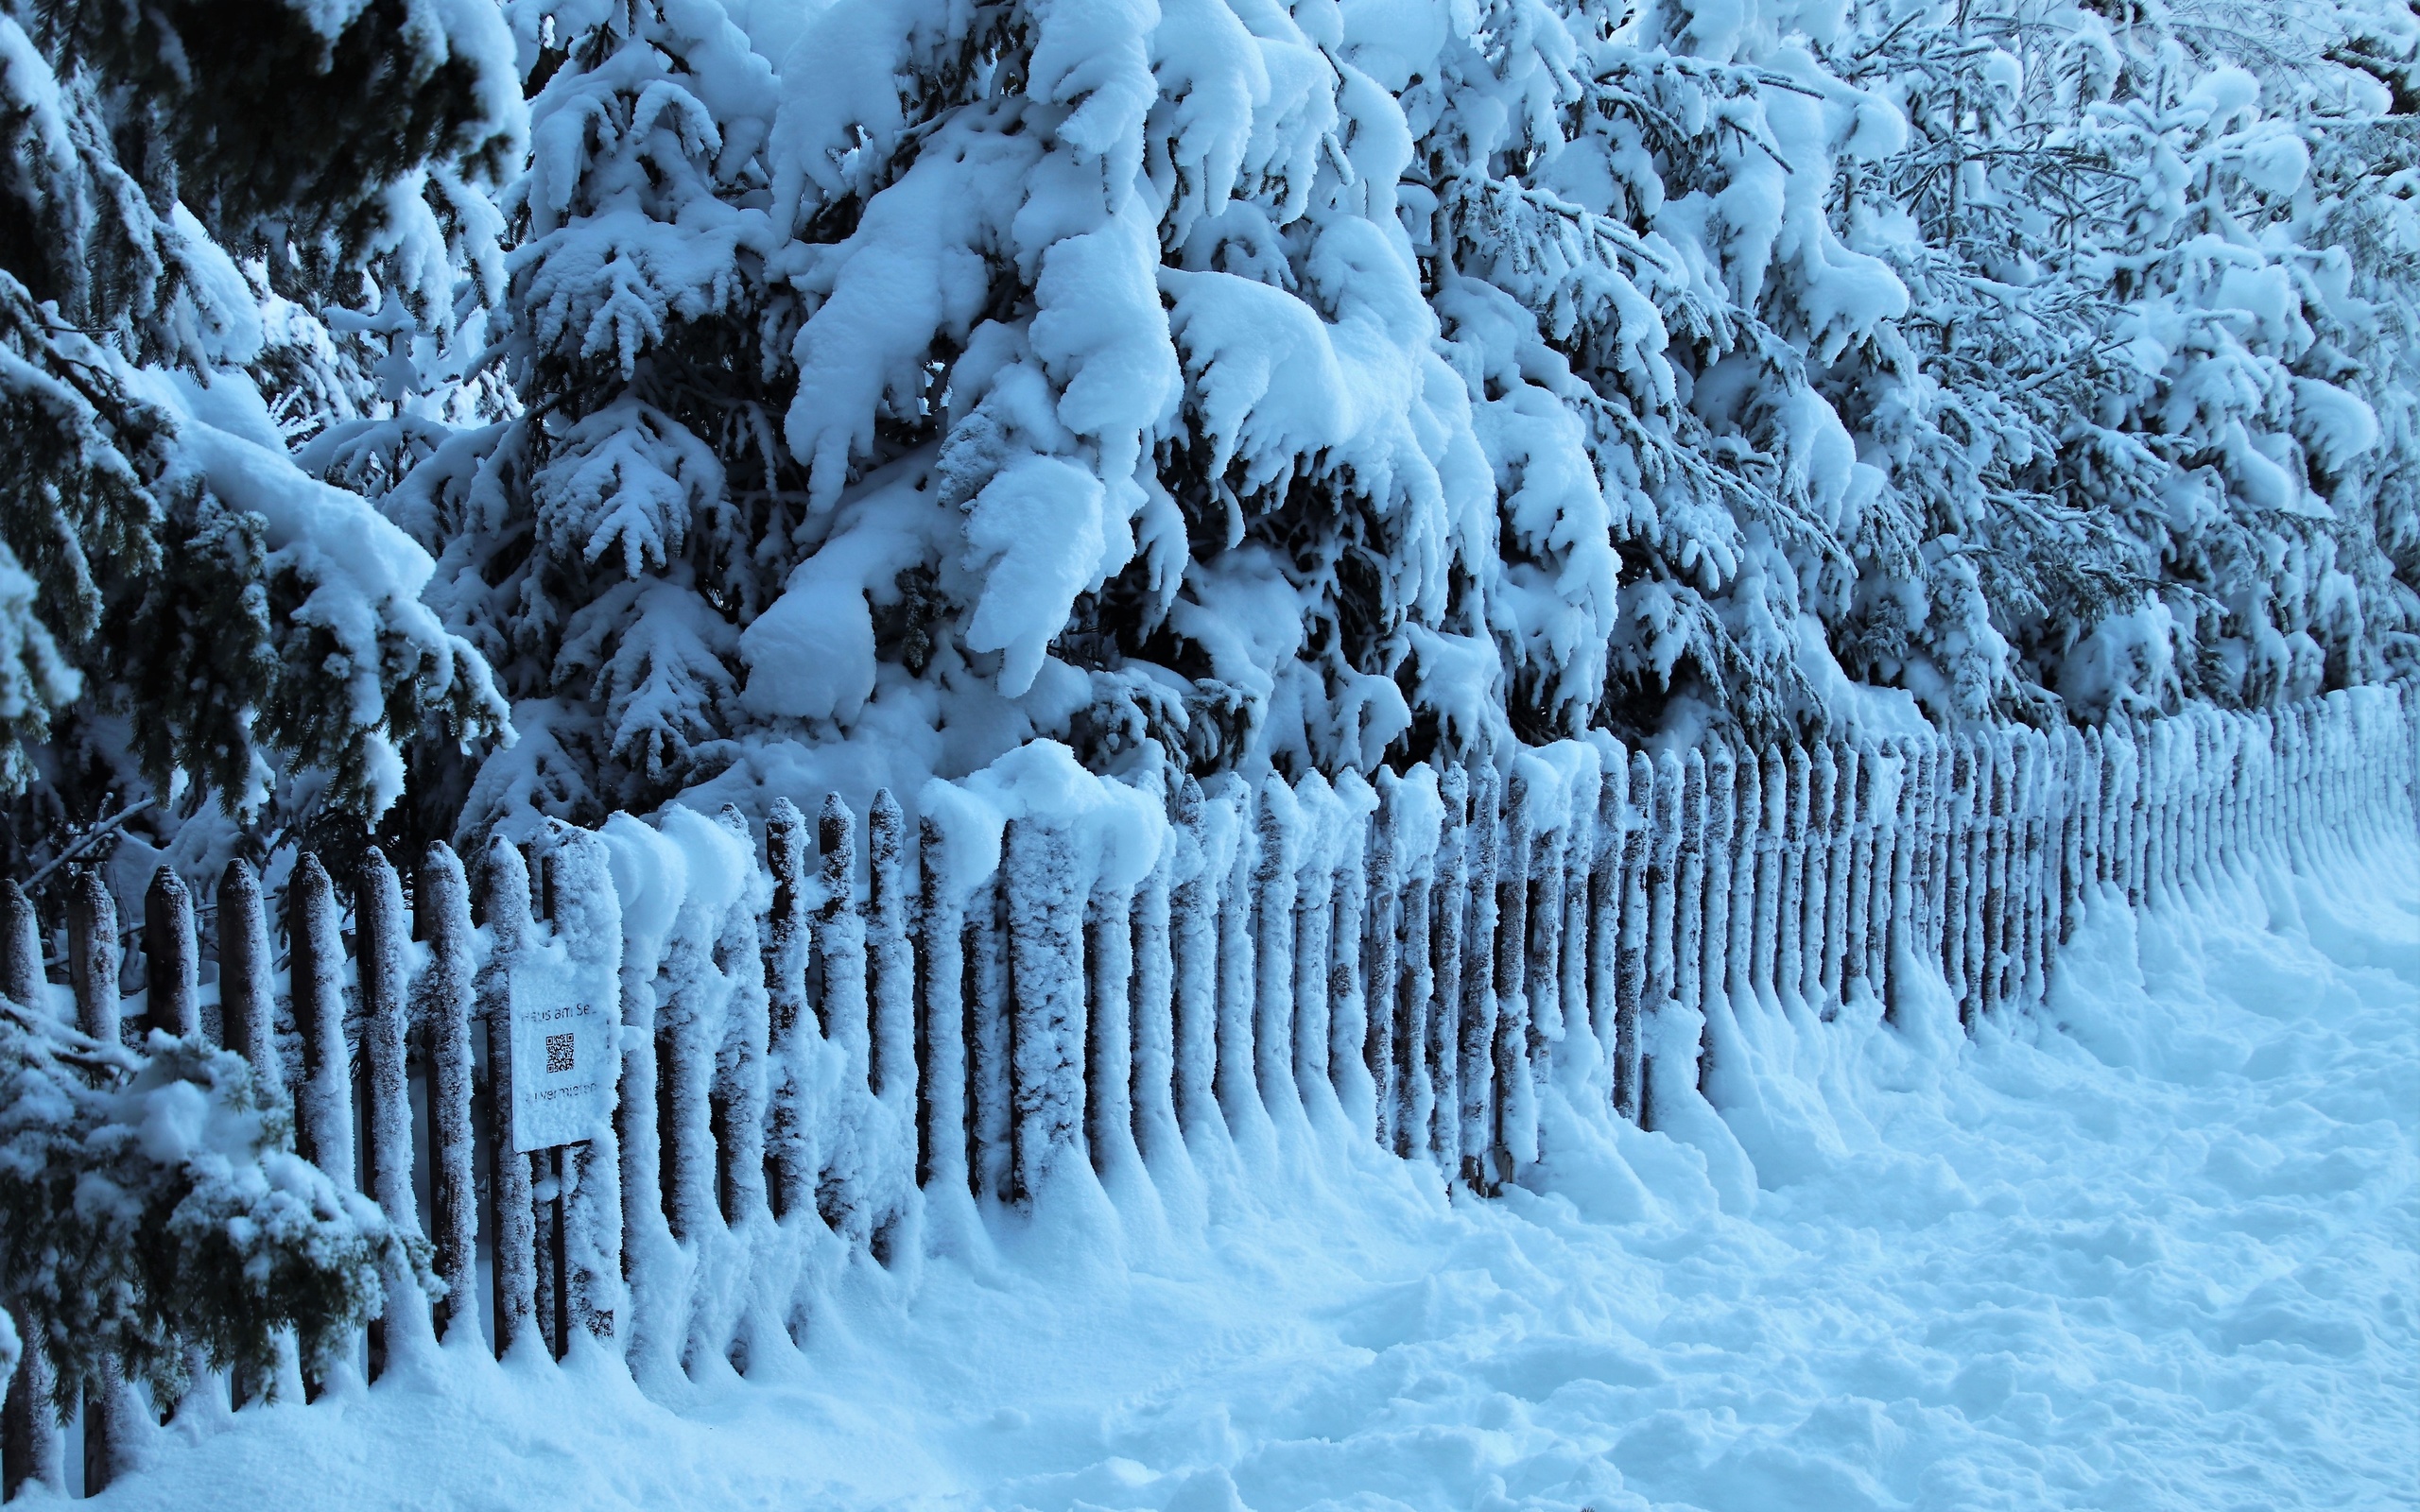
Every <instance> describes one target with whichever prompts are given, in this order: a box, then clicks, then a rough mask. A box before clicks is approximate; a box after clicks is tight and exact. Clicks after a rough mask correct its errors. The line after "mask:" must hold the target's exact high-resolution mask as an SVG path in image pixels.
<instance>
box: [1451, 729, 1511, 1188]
mask: <svg viewBox="0 0 2420 1512" xmlns="http://www.w3.org/2000/svg"><path fill="white" fill-rule="evenodd" d="M1499 792H1500V789H1499V787H1498V785H1497V779H1496V775H1495V767H1494V766H1493V765H1489V764H1487V763H1485V762H1481V763H1479V764H1478V765H1475V766H1473V767H1472V768H1471V789H1470V805H1471V806H1470V825H1469V829H1468V833H1469V835H1470V837H1471V838H1470V840H1469V842H1468V844H1469V845H1470V847H1471V849H1470V851H1468V854H1469V856H1470V869H1469V883H1468V886H1469V889H1470V892H1469V898H1470V902H1469V916H1468V922H1467V924H1466V926H1465V930H1466V933H1465V934H1464V935H1463V936H1462V1011H1461V1021H1462V1022H1461V1073H1460V1078H1459V1079H1460V1080H1461V1092H1462V1106H1461V1125H1462V1126H1461V1139H1460V1140H1459V1141H1457V1143H1459V1144H1460V1145H1461V1151H1462V1163H1461V1180H1462V1184H1463V1185H1464V1186H1466V1187H1468V1188H1470V1189H1471V1190H1472V1191H1474V1192H1487V1191H1491V1190H1493V1188H1494V1185H1495V1176H1494V1174H1493V1172H1492V1171H1491V1170H1490V1169H1489V1167H1490V1165H1491V1163H1492V1162H1491V1159H1490V1156H1491V1152H1492V1151H1493V1150H1494V1148H1495V1103H1496V1091H1495V1020H1496V1001H1495V954H1494V953H1495V931H1496V926H1497V919H1496V896H1497V894H1496V869H1497V867H1498V865H1499V858H1500V856H1501V854H1502V849H1503V834H1504V818H1503V805H1502V803H1501V801H1500V799H1499V797H1498V794H1499Z"/></svg>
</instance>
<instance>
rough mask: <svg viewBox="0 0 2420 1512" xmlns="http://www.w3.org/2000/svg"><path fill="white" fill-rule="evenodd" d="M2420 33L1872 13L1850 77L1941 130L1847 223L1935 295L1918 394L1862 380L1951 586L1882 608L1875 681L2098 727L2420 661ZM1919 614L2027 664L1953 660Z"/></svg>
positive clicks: (1878, 435) (1867, 661)
mask: <svg viewBox="0 0 2420 1512" xmlns="http://www.w3.org/2000/svg"><path fill="white" fill-rule="evenodd" d="M2414 32H2415V27H2414V25H2413V22H2412V18H2411V14H2410V13H2409V11H2408V10H2390V9H2386V8H2379V9H2378V10H2377V12H2376V13H2374V14H2369V15H2364V14H2362V13H2360V12H2359V9H2357V8H2329V7H2310V8H2303V7H2293V8H2266V7H2261V8H2256V7H2240V6H2233V5H2199V6H2193V5H2187V6H2173V7H2159V6H2154V7H2125V8H2116V9H2111V8H2099V9H2095V8H2079V7H2075V6H2070V5H2064V4H2062V5H2041V4H2021V5H2016V6H2009V7H1996V8H1993V9H1991V11H1990V12H1989V13H1985V12H1982V11H1978V10H1975V9H1972V8H1969V7H1965V6H1951V5H1946V4H1944V5H1939V6H1931V5H1919V6H1909V7H1876V8H1864V9H1860V10H1859V11H1858V25H1857V26H1855V27H1854V28H1853V35H1852V36H1850V37H1849V38H1847V39H1846V40H1845V41H1844V43H1843V44H1842V46H1841V54H1842V57H1843V64H1842V66H1843V69H1844V71H1846V72H1848V73H1849V74H1851V75H1852V76H1853V77H1858V78H1859V79H1860V80H1862V81H1865V82H1867V83H1869V84H1870V85H1871V86H1872V87H1873V88H1875V89H1876V91H1878V92H1880V93H1883V94H1888V95H1890V96H1891V97H1892V98H1893V102H1894V103H1895V104H1897V105H1898V106H1899V107H1900V109H1901V110H1902V111H1903V112H1904V114H1905V116H1906V119H1907V120H1908V121H1909V122H1910V126H1911V137H1910V144H1909V146H1908V147H1907V149H1906V150H1904V151H1903V152H1901V153H1899V154H1896V155H1894V156H1893V158H1892V159H1891V160H1890V161H1889V162H1888V163H1885V164H1883V165H1881V171H1880V172H1879V173H1878V174H1876V175H1874V176H1871V177H1869V178H1866V179H1863V180H1854V179H1853V180H1851V181H1849V182H1847V183H1845V184H1843V185H1842V186H1841V198H1842V200H1843V215H1844V216H1845V218H1846V220H1847V221H1848V223H1849V225H1850V228H1851V230H1850V232H1849V237H1850V239H1851V240H1852V242H1854V243H1857V244H1858V245H1860V246H1865V247H1867V248H1869V249H1873V250H1875V251H1876V252H1877V253H1879V254H1880V255H1882V256H1883V257H1885V258H1886V259H1887V260H1889V261H1891V262H1892V263H1893V265H1894V266H1896V267H1897V268H1898V269H1899V271H1900V272H1901V273H1902V275H1903V276H1904V277H1905V278H1906V279H1907V281H1908V283H1909V284H1910V287H1911V288H1912V289H1913V290H1914V291H1915V301H1914V308H1913V310H1912V311H1911V313H1910V318H1909V319H1908V320H1907V321H1906V322H1905V324H1904V331H1905V334H1906V335H1907V337H1908V340H1909V344H1910V349H1911V351H1910V354H1909V357H1908V358H1903V359H1901V360H1900V361H1899V362H1898V363H1897V364H1896V365H1895V366H1896V367H1897V369H1898V374H1897V376H1898V379H1899V381H1898V382H1896V383H1894V384H1893V385H1889V386H1884V387H1870V388H1867V389H1865V390H1864V391H1859V387H1858V384H1857V383H1854V382H1851V383H1839V384H1837V385H1836V386H1835V388H1834V391H1835V393H1836V397H1837V399H1838V401H1839V402H1840V404H1841V409H1842V412H1843V414H1844V415H1846V416H1847V417H1848V418H1849V419H1850V422H1851V424H1852V425H1853V426H1857V427H1859V428H1860V429H1861V430H1862V431H1863V432H1864V433H1865V434H1867V435H1870V436H1871V437H1872V438H1873V439H1874V443H1875V444H1876V446H1877V447H1878V448H1879V449H1881V450H1882V451H1883V452H1885V453H1886V454H1887V455H1890V456H1891V457H1892V458H1893V462H1894V464H1895V465H1894V466H1893V468H1892V470H1891V471H1892V476H1893V488H1894V489H1895V490H1900V491H1902V492H1903V493H1905V494H1906V495H1907V496H1909V497H1910V499H1912V500H1914V501H1915V502H1916V503H1917V504H1918V506H1919V513H1920V516H1921V518H1922V519H1923V521H1924V524H1925V530H1924V534H1925V536H1926V538H1927V540H1926V544H1925V547H1924V550H1925V554H1926V557H1927V565H1928V567H1929V569H1930V571H1929V573H1928V581H1929V583H1930V584H1931V586H1932V589H1933V593H1931V595H1929V597H1930V601H1929V602H1928V603H1914V604H1910V603H1907V602H1905V601H1894V600H1893V599H1891V598H1889V597H1887V596H1886V597H1884V598H1882V599H1880V600H1878V601H1877V602H1876V609H1877V610H1879V612H1877V613H1876V614H1875V615H1874V616H1873V619H1872V627H1873V632H1874V633H1872V634H1871V635H1870V636H1869V637H1868V638H1867V643H1866V644H1867V647H1868V649H1869V655H1868V656H1867V657H1865V658H1863V659H1856V660H1852V666H1853V669H1854V670H1855V671H1857V672H1858V674H1859V675H1861V676H1865V677H1869V678H1873V679H1876V680H1892V679H1895V680H1903V681H1906V682H1908V683H1909V684H1910V685H1911V686H1915V687H1918V688H1919V689H1922V690H1927V702H1928V703H1931V704H1933V705H1935V706H1936V707H1937V708H1940V709H1942V710H1943V711H1944V712H1948V713H1982V712H1987V711H1989V710H1991V709H1992V708H1993V707H1994V706H1995V705H1997V706H1998V707H1999V708H2001V709H2006V708H2007V707H2008V706H2009V704H2010V702H2011V701H2012V698H2014V701H2016V702H2017V703H2018V704H2020V705H2024V704H2031V705H2032V706H2033V707H2034V708H2036V709H2040V708H2042V707H2044V706H2045V705H2047V704H2048V695H2049V694H2052V693H2055V694H2056V695H2058V696H2059V698H2060V699H2061V700H2063V701H2064V702H2065V704H2066V707H2067V710H2068V712H2069V713H2073V714H2075V715H2078V716H2083V717H2092V716H2097V715H2098V714H2099V713H2101V712H2102V711H2104V710H2106V709H2110V708H2112V707H2118V708H2126V709H2131V710H2135V711H2148V710H2156V709H2162V708H2168V709H2172V708H2174V707H2176V706H2177V704H2178V702H2179V700H2181V699H2187V698H2193V699H2215V700H2217V701H2220V702H2222V703H2229V704H2259V703H2264V702H2270V701H2274V700H2278V699H2284V698H2290V697H2296V696H2305V695H2308V694H2309V693H2312V692H2315V691H2318V690H2319V689H2320V688H2322V687H2323V686H2326V687H2333V686H2341V685H2342V684H2344V683H2346V682H2357V681H2365V680H2374V679H2377V678H2379V677H2382V676H2387V675H2391V674H2392V673H2393V672H2394V671H2395V670H2397V669H2398V668H2408V667H2410V666H2411V665H2412V664H2413V663H2412V659H2413V655H2414V650H2415V643H2414V641H2413V640H2412V631H2413V630H2414V629H2415V628H2420V613H2415V610H2420V600H2415V598H2414V596H2413V593H2412V583H2413V581H2414V576H2413V574H2412V573H2411V545H2410V543H2409V541H2408V539H2407V538H2408V537H2409V535H2410V534H2411V531H2410V527H2409V525H2408V524H2405V523H2404V522H2406V521H2408V520H2409V518H2410V496H2409V494H2408V491H2407V490H2409V488H2410V487H2411V485H2410V483H2409V481H2408V477H2407V474H2408V472H2409V468H2408V467H2406V466H2398V465H2396V459H2398V458H2408V457H2409V456H2410V455H2411V430H2410V421H2409V415H2410V409H2411V391H2412V390H2411V379H2412V366H2411V364H2412V361H2413V356H2412V351H2413V348H2412V341H2411V333H2412V331H2413V318H2414V314H2415V307H2414V303H2413V286H2412V282H2411V277H2410V274H2409V271H2408V268H2409V266H2410V258H2411V252H2412V250H2413V249H2414V248H2415V246H2420V240H2415V232H2416V231H2420V223H2415V221H2414V218H2413V215H2412V207H2411V203H2410V191H2409V189H2408V188H2403V189H2398V187H2397V185H2398V183H2399V181H2401V180H2406V179H2408V177H2409V174H2410V171H2411V168H2410V164H2411V151H2412V146H2413V144H2412V142H2411V134H2410V129H2409V128H2410V125H2411V117H2410V116H2409V114H2408V112H2409V110H2410V102H2409V100H2408V99H2405V100H2404V101H2403V103H2402V105H2401V107H2400V109H2401V110H2402V111H2404V112H2407V113H2406V114H2404V115H2403V116H2401V117H2400V119H2398V118H2397V117H2395V116H2394V115H2393V114H2391V113H2390V112H2394V111H2395V110H2396V109H2397V103H2396V96H2395V94H2394V90H2393V89H2392V87H2391V84H2392V80H2393V79H2394V77H2399V76H2398V75H2397V74H2396V73H2395V70H2396V69H2397V68H2398V67H2400V68H2408V67H2409V66H2410V64H2409V61H2408V60H2409V59H2410V57H2411V51H2412V48H2413V43H2414ZM2397 60H2401V61H2397ZM2382 84H2383V85H2387V86H2390V87H2381V86H2382ZM2396 551H2400V552H2401V554H2402V560H2403V562H2404V566H2403V568H2402V570H2401V573H2400V575H2399V576H2398V572H2397V569H2396V566H2395V560H2396V558H2395V557H2394V553H2395V552H2396ZM1944 590H1946V591H1947V594H1948V598H1947V601H1945V600H1944V598H1943V596H1942V594H1943V591H1944ZM1910 610H1917V611H1923V610H1929V612H1930V614H1931V615H1932V617H1933V618H1934V620H1935V622H1936V624H1937V625H1939V626H1940V627H1943V628H1947V629H1950V630H1951V631H1952V632H1953V634H1954V635H1956V636H1958V637H1959V638H1961V639H1962V640H1963V642H1965V643H1966V644H1981V645H1984V646H1987V647H1989V648H1991V651H1992V653H1993V654H1992V655H1991V656H1990V657H1989V658H1986V659H1982V660H1979V661H1975V662H1970V663H1969V664H1968V667H1967V675H1966V676H1965V677H1963V678H1960V677H1957V676H1954V675H1950V669H1949V668H1948V667H1946V666H1944V665H1941V664H1939V662H1938V661H1937V659H1935V657H1934V654H1933V648H1932V647H1931V646H1930V645H1927V644H1926V638H1925V637H1924V635H1923V634H1922V633H1921V629H1920V627H1918V626H1917V625H1916V624H1915V623H1914V620H1915V618H1916V616H1915V615H1913V614H1911V613H1910V612H1909V611H1910ZM1994 662H1997V666H1995V665H1994V664H1993V663H1994Z"/></svg>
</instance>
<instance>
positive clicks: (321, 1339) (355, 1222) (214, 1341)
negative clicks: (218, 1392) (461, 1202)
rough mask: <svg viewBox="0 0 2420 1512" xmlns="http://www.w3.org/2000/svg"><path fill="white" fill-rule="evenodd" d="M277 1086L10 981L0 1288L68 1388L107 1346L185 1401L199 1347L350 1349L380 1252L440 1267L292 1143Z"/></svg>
mask: <svg viewBox="0 0 2420 1512" xmlns="http://www.w3.org/2000/svg"><path fill="white" fill-rule="evenodd" d="M292 1127H293V1114H292V1109H291V1108H290V1106H289V1105H288V1103H287V1101H286V1099H285V1092H284V1091H283V1090H282V1089H274V1088H270V1089H264V1088H263V1087H262V1086H261V1085H260V1084H259V1083H257V1082H255V1081H254V1080H253V1079H252V1074H251V1070H250V1068H248V1067H247V1066H246V1065H245V1064H244V1061H243V1060H242V1058H241V1057H237V1056H235V1055H233V1054H231V1053H230V1052H227V1051H224V1050H214V1049H211V1048H209V1047H208V1046H205V1045H197V1044H194V1043H192V1042H190V1041H185V1040H172V1039H170V1038H168V1037H167V1036H165V1035H157V1036H154V1037H153V1038H152V1039H151V1040H150V1042H149V1044H148V1046H147V1053H146V1054H144V1055H142V1056H136V1055H134V1054H132V1053H130V1052H129V1051H127V1050H126V1049H125V1048H123V1047H122V1046H118V1045H102V1044H98V1043H95V1041H93V1040H88V1039H86V1038H85V1037H83V1036H81V1035H78V1034H77V1033H76V1032H75V1031H73V1030H71V1029H68V1028H67V1027H66V1026H65V1025H63V1024H61V1023H59V1022H56V1021H55V1020H54V1019H52V1018H51V1017H50V1016H49V1015H48V1014H46V1013H43V1012H42V1011H40V1010H38V1009H28V1008H26V1007H24V1006H22V1005H18V1004H15V1003H11V1002H8V1001H6V1000H0V1306H5V1307H6V1309H7V1311H8V1312H9V1314H12V1315H13V1316H14V1317H15V1319H16V1320H17V1322H18V1324H19V1325H20V1326H22V1327H23V1328H24V1329H25V1330H26V1333H27V1334H28V1336H29V1337H31V1338H33V1339H36V1340H39V1341H40V1342H41V1344H42V1346H43V1351H44V1353H45V1354H46V1355H47V1357H48V1359H49V1362H50V1365H51V1368H52V1369H53V1371H54V1372H55V1376H54V1383H55V1389H56V1393H57V1404H58V1405H59V1407H60V1408H61V1410H62V1411H64V1410H66V1409H68V1408H70V1407H71V1406H72V1405H73V1404H74V1403H76V1402H78V1401H79V1400H83V1399H84V1397H85V1395H86V1393H87V1392H88V1391H90V1390H92V1389H94V1388H95V1387H96V1386H97V1385H98V1384H99V1383H101V1381H102V1380H103V1379H104V1377H103V1375H102V1371H103V1369H104V1367H105V1366H115V1368H116V1369H117V1371H118V1372H119V1373H120V1378H121V1379H125V1380H129V1381H135V1382H140V1383H144V1384H146V1385H147V1386H149V1387H150V1388H151V1391H152V1394H153V1400H156V1401H159V1402H161V1403H163V1404H166V1403H169V1402H173V1401H174V1400H176V1399H177V1398H178V1397H179V1396H180V1395H181V1394H182V1391H183V1389H184V1387H185V1385H186V1383H187V1376H188V1371H189V1370H190V1368H191V1366H192V1365H193V1363H194V1360H195V1354H196V1351H199V1356H200V1358H202V1359H204V1360H206V1361H208V1362H209V1363H211V1364H212V1365H215V1366H243V1367H248V1368H251V1369H253V1370H256V1371H266V1370H268V1369H270V1368H273V1367H274V1366H275V1365H276V1363H277V1359H278V1354H279V1350H280V1348H281V1335H282V1334H283V1332H284V1331H285V1330H288V1329H291V1330H293V1331H295V1333H296V1334H297V1335H298V1336H299V1338H300V1341H301V1343H302V1347H303V1350H304V1352H305V1355H306V1356H307V1357H309V1358H312V1359H314V1360H320V1359H325V1358H328V1357H330V1356H332V1355H333V1354H335V1353H336V1352H337V1351H338V1350H341V1349H344V1348H345V1347H346V1346H347V1345H348V1343H349V1341H350V1340H351V1338H352V1336H353V1331H354V1330H356V1329H358V1328H359V1327H360V1326H361V1325H362V1323H363V1322H364V1321H365V1320H367V1319H368V1318H369V1317H370V1316H371V1315H372V1314H374V1313H376V1312H377V1311H378V1308H379V1306H380V1304H381V1300H382V1297H383V1294H382V1292H381V1289H380V1281H379V1267H380V1264H381V1263H382V1262H384V1263H387V1264H389V1266H390V1267H391V1268H393V1269H394V1270H395V1271H396V1272H397V1273H399V1274H405V1275H415V1274H416V1275H418V1276H420V1277H421V1278H423V1280H426V1279H427V1277H428V1275H429V1272H428V1263H427V1256H426V1253H425V1247H426V1246H421V1245H418V1243H417V1242H416V1241H413V1242H406V1240H405V1239H403V1238H402V1237H401V1236H399V1235H398V1234H397V1233H396V1232H395V1231H394V1230H393V1229H390V1228H389V1226H388V1224H387V1222H386V1220H385V1218H384V1216H383V1215H381V1214H380V1212H379V1211H378V1210H377V1209H376V1208H375V1207H374V1206H372V1204H370V1203H369V1202H368V1201H367V1200H366V1199H364V1198H362V1197H359V1196H357V1195H351V1194H344V1193H340V1192H339V1191H338V1190H337V1187H336V1185H335V1184H334V1183H333V1182H331V1181H330V1180H329V1179H328V1177H326V1176H325V1175H324V1174H322V1173H321V1172H320V1171H319V1170H318V1169H317V1168H315V1167H314V1166H312V1165H311V1164H310V1163H309V1162H307V1161H305V1160H302V1158H300V1157H299V1156H297V1155H295V1154H294V1152H293V1139H292Z"/></svg>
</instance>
